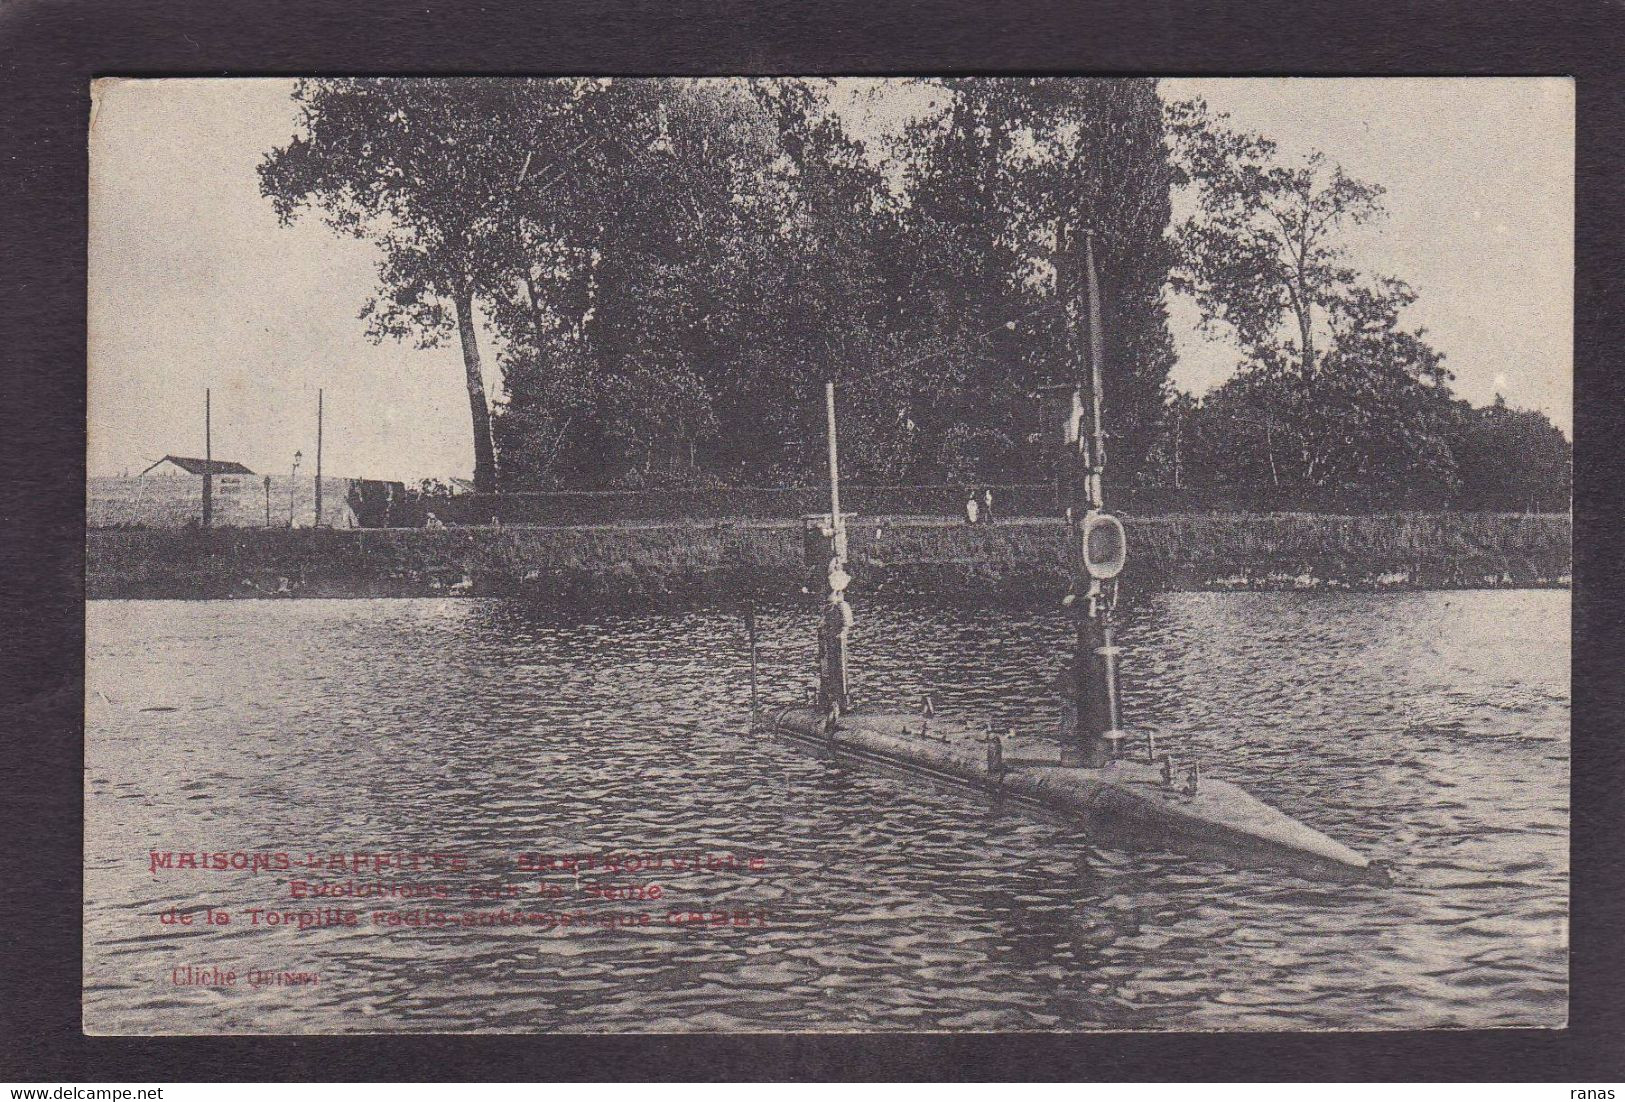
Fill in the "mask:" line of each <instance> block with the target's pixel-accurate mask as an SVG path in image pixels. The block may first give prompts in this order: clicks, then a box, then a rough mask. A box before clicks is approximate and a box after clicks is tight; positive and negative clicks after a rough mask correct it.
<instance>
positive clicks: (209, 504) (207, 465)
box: [203, 387, 214, 528]
mask: <svg viewBox="0 0 1625 1102" xmlns="http://www.w3.org/2000/svg"><path fill="white" fill-rule="evenodd" d="M212 421H213V417H212V416H211V410H210V408H209V388H208V387H204V388H203V527H205V528H208V527H210V526H211V525H213V524H214V437H213V425H212Z"/></svg>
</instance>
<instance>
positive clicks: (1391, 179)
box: [89, 80, 1572, 478]
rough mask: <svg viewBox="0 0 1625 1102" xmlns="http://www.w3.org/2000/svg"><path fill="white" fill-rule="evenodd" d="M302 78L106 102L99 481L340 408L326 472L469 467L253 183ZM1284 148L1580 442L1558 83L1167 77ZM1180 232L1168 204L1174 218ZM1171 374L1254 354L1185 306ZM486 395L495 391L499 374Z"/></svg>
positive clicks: (1425, 295) (424, 399) (435, 383)
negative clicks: (1314, 160)
mask: <svg viewBox="0 0 1625 1102" xmlns="http://www.w3.org/2000/svg"><path fill="white" fill-rule="evenodd" d="M290 90H291V82H289V81H272V80H255V81H202V80H194V81H184V82H182V81H164V82H158V81H150V82H125V83H122V84H119V85H117V86H114V87H112V88H107V87H104V88H103V90H102V94H101V96H100V98H99V104H98V109H97V113H96V117H95V119H94V125H93V132H92V195H91V206H92V212H91V213H92V243H93V247H92V269H91V334H90V337H91V369H90V454H89V466H90V471H91V473H92V474H117V473H121V472H122V471H124V470H126V469H130V470H139V469H140V468H141V467H143V466H145V465H146V463H147V462H150V461H151V459H154V458H157V457H158V456H161V455H163V454H164V453H166V452H169V453H177V454H184V453H187V452H193V451H198V452H200V451H201V449H202V423H201V422H202V389H203V387H204V386H206V385H207V386H211V387H213V389H214V411H215V450H216V455H217V456H220V457H224V458H230V459H236V460H238V461H240V462H243V463H246V464H247V465H248V466H250V467H251V468H253V469H255V470H256V471H267V472H269V471H276V470H280V469H281V468H282V467H284V466H286V465H287V463H288V462H289V461H291V456H292V453H293V451H294V449H295V448H301V449H303V450H305V451H306V452H307V454H308V453H309V452H310V450H311V448H312V447H313V445H314V434H315V424H314V418H315V393H316V389H317V388H318V387H322V388H325V390H326V392H327V402H326V408H327V431H326V440H325V444H326V467H327V469H328V470H329V471H330V472H331V473H334V474H338V475H350V476H363V477H381V478H416V477H422V476H445V475H448V474H457V475H466V474H467V473H468V472H469V470H470V469H471V467H472V459H473V456H472V451H471V447H470V444H469V438H468V432H467V418H468V401H467V397H466V394H465V393H464V390H463V382H462V372H461V369H460V366H459V363H458V355H459V353H458V351H457V349H456V347H455V344H451V345H446V346H442V347H439V348H435V349H428V350H417V349H414V348H412V347H411V346H410V345H409V344H406V345H403V344H398V343H393V342H390V343H385V344H383V345H381V346H374V345H372V344H369V343H367V342H366V341H365V340H364V339H363V336H362V324H361V323H360V322H359V321H357V318H356V314H357V312H358V310H359V308H360V306H361V304H362V303H363V302H364V301H365V300H366V299H367V297H368V296H369V294H370V293H371V291H372V289H373V287H374V285H375V282H376V279H375V271H374V254H373V251H372V249H371V247H370V246H369V245H367V244H366V243H364V242H359V241H354V240H346V239H343V238H340V237H337V236H334V235H333V234H331V233H329V232H328V231H326V230H325V229H324V228H323V227H321V226H320V225H319V224H317V223H316V222H314V221H306V222H301V223H295V224H294V225H293V226H290V227H281V226H278V224H277V220H276V217H275V214H274V212H273V211H272V209H271V207H270V204H269V203H267V202H266V201H265V200H264V199H263V198H262V197H261V196H260V195H259V192H258V181H257V178H256V173H255V167H256V165H257V164H258V163H259V161H260V159H261V158H262V157H263V156H264V154H265V152H266V151H267V150H268V149H270V148H271V147H272V146H274V145H278V144H282V143H285V142H286V141H287V139H288V138H289V137H290V136H291V134H292V132H293V127H294V105H293V103H292V101H291V99H290V98H289V92H290ZM847 94H848V95H849V96H850V105H849V107H848V111H847V114H848V118H849V123H850V125H852V127H853V129H854V130H856V131H858V132H859V133H872V134H875V135H877V136H878V135H880V134H883V133H884V132H886V131H887V130H888V129H889V128H891V127H894V126H896V125H898V124H899V123H900V122H902V121H905V120H906V119H907V118H910V117H912V116H913V114H914V113H915V112H916V111H917V110H918V108H919V106H920V105H919V103H918V98H919V95H920V93H919V92H918V91H917V90H914V91H911V92H910V93H909V94H908V95H900V94H897V93H894V92H893V91H891V90H890V89H888V88H887V87H886V86H884V85H882V84H878V83H875V82H868V81H865V82H854V83H853V84H852V85H851V86H849V88H848V91H847ZM1165 94H1167V95H1173V96H1188V95H1193V94H1195V95H1201V96H1202V97H1204V98H1205V99H1207V101H1208V102H1209V104H1210V105H1211V106H1212V107H1213V108H1214V109H1215V110H1217V111H1223V112H1228V113H1229V114H1230V115H1231V116H1232V118H1233V120H1234V121H1235V122H1236V123H1237V124H1238V125H1240V126H1243V127H1246V128H1249V129H1254V130H1258V131H1262V132H1264V133H1266V134H1268V135H1269V136H1270V137H1272V138H1273V139H1275V140H1276V141H1277V142H1278V143H1279V144H1280V145H1281V147H1282V149H1283V151H1284V152H1287V153H1298V152H1307V151H1308V150H1310V149H1319V150H1322V151H1324V152H1325V153H1326V154H1327V156H1328V157H1329V158H1331V159H1332V160H1335V161H1338V162H1340V163H1342V164H1343V165H1344V166H1345V167H1346V168H1347V169H1348V170H1349V171H1350V172H1351V173H1353V174H1354V175H1356V176H1359V177H1361V178H1364V179H1369V180H1373V181H1376V182H1379V183H1381V184H1382V185H1383V186H1384V187H1385V188H1386V189H1387V196H1386V197H1385V199H1386V206H1387V208H1388V210H1389V212H1390V216H1389V217H1388V218H1387V219H1385V220H1382V221H1380V222H1379V223H1377V224H1376V225H1373V226H1370V227H1364V228H1361V229H1358V230H1356V231H1354V232H1352V233H1351V234H1350V236H1349V249H1350V252H1351V254H1352V256H1353V257H1354V259H1356V260H1357V261H1358V262H1359V263H1360V264H1361V265H1362V266H1366V267H1369V268H1372V269H1375V270H1380V271H1384V272H1391V273H1394V274H1396V275H1399V276H1401V277H1403V278H1404V279H1406V280H1407V281H1408V282H1409V283H1410V284H1411V286H1412V287H1414V288H1415V290H1416V291H1417V293H1418V296H1419V297H1418V299H1417V301H1416V303H1415V304H1414V305H1413V306H1412V307H1410V308H1409V309H1408V312H1407V318H1408V320H1409V321H1410V323H1412V324H1415V325H1423V326H1426V327H1427V329H1428V331H1429V336H1430V339H1431V340H1432V342H1433V343H1434V345H1435V346H1436V347H1437V348H1438V349H1439V350H1440V351H1442V352H1443V353H1444V354H1445V355H1446V357H1447V365H1448V367H1449V369H1450V370H1452V371H1453V372H1455V375H1456V382H1455V389H1456V391H1457V392H1458V393H1459V394H1461V395H1462V396H1463V397H1466V398H1468V399H1470V400H1472V401H1473V402H1475V403H1485V402H1488V401H1489V400H1490V398H1491V397H1492V396H1493V395H1494V393H1496V392H1498V391H1499V392H1501V393H1504V394H1505V395H1506V397H1507V398H1508V400H1509V401H1510V402H1512V403H1513V404H1514V405H1520V406H1529V407H1533V408H1536V409H1539V410H1541V411H1543V412H1545V413H1547V415H1548V416H1550V417H1551V418H1552V419H1553V420H1554V421H1555V422H1556V423H1557V424H1558V425H1560V426H1561V427H1563V428H1565V429H1567V428H1568V427H1569V426H1570V424H1571V423H1572V419H1571V413H1570V408H1569V406H1570V400H1571V399H1570V395H1571V377H1572V371H1571V366H1570V343H1569V339H1570V337H1569V332H1570V321H1569V313H1570V302H1571V298H1572V279H1571V271H1572V251H1571V245H1570V241H1571V210H1572V171H1571V165H1572V125H1571V123H1572V98H1571V92H1570V89H1569V85H1568V84H1567V83H1566V82H1561V81H1522V82H1513V81H1495V82H1484V81H1409V80H1407V81H1340V82H1335V86H1334V82H1325V81H1289V82H1280V81H1213V80H1203V81H1191V80H1181V81H1170V82H1167V84H1166V85H1165ZM1179 213H1181V212H1180V211H1179V209H1178V206H1177V203H1176V216H1177V215H1178V214H1179ZM1173 331H1174V338H1175V341H1176V346H1177V350H1178V354H1179V362H1178V364H1177V366H1176V367H1175V369H1174V373H1173V378H1174V381H1175V382H1176V383H1178V384H1179V385H1181V386H1183V387H1186V388H1189V389H1193V390H1195V391H1197V392H1198V393H1201V392H1203V391H1205V390H1207V389H1208V388H1209V387H1211V386H1213V385H1216V384H1217V383H1219V382H1222V381H1223V380H1224V379H1225V378H1227V377H1229V375H1230V374H1231V373H1232V372H1233V370H1234V368H1235V365H1236V362H1237V359H1238V352H1237V350H1236V348H1235V347H1234V345H1233V344H1231V343H1230V342H1227V341H1226V340H1224V339H1223V337H1222V336H1221V337H1219V338H1218V339H1212V338H1208V337H1204V336H1202V335H1201V334H1199V333H1198V332H1197V327H1196V309H1195V307H1194V305H1192V304H1189V303H1186V302H1182V301H1175V302H1174V309H1173ZM487 383H488V385H489V386H490V387H491V389H492V390H493V391H495V390H496V388H497V386H498V385H499V380H498V378H497V376H496V373H495V372H492V373H490V374H489V375H488V376H487Z"/></svg>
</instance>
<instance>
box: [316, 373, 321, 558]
mask: <svg viewBox="0 0 1625 1102" xmlns="http://www.w3.org/2000/svg"><path fill="white" fill-rule="evenodd" d="M321 526H322V392H321V390H320V389H317V391H316V527H317V528H320V527H321Z"/></svg>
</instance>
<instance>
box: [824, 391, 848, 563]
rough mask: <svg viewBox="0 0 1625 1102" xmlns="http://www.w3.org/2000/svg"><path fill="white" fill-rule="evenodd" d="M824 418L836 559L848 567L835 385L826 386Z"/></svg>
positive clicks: (831, 520) (830, 509)
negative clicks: (842, 508) (836, 442)
mask: <svg viewBox="0 0 1625 1102" xmlns="http://www.w3.org/2000/svg"><path fill="white" fill-rule="evenodd" d="M824 418H825V423H826V425H827V436H828V439H829V523H830V529H831V532H832V534H833V535H834V539H835V544H834V546H835V557H836V558H837V559H839V560H840V561H841V565H843V566H845V565H846V525H845V523H843V521H842V518H841V465H840V458H839V454H838V452H837V449H836V446H835V384H834V383H825V384H824Z"/></svg>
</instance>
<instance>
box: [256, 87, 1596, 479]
mask: <svg viewBox="0 0 1625 1102" xmlns="http://www.w3.org/2000/svg"><path fill="white" fill-rule="evenodd" d="M295 100H296V102H297V103H298V105H299V107H300V110H301V120H300V125H299V130H298V133H297V134H296V136H295V137H294V139H293V140H292V141H291V142H290V143H289V144H287V145H286V146H283V147H281V148H278V149H275V150H272V151H270V153H269V154H268V155H267V157H266V159H265V161H264V163H263V164H262V166H261V185H262V189H263V191H264V192H265V194H266V195H267V196H268V197H269V198H270V199H271V200H272V202H273V203H274V204H275V207H276V209H277V212H278V214H279V216H281V217H282V218H283V219H284V220H287V219H292V218H294V217H296V216H298V215H299V214H300V212H301V211H304V210H307V209H308V210H313V211H316V212H318V213H319V214H320V215H321V216H322V217H323V218H324V219H325V220H326V222H327V224H328V225H329V226H330V227H332V228H333V229H334V230H335V231H336V232H338V233H341V234H345V235H350V236H355V237H359V238H362V239H365V240H368V241H371V242H372V243H374V245H375V246H376V247H377V249H378V257H379V261H378V277H379V280H378V286H377V290H376V293H375V295H374V296H373V298H372V299H371V300H370V301H368V302H367V303H365V304H364V305H363V307H362V310H361V316H362V318H363V319H364V320H365V323H366V326H367V332H368V334H369V335H370V336H371V337H372V338H374V339H377V340H383V339H406V340H412V341H415V342H417V343H418V344H420V345H433V344H437V343H439V342H441V341H450V340H452V339H454V336H453V335H454V334H455V340H456V342H457V343H458V344H459V345H460V348H461V352H462V360H463V366H464V370H465V375H466V381H467V391H468V395H469V403H470V413H471V423H472V427H473V443H474V456H475V483H476V485H477V487H478V488H479V489H480V490H481V491H483V492H493V491H496V490H499V489H500V490H535V489H557V488H571V489H606V488H640V487H648V486H696V485H707V484H712V485H758V486H759V485H789V486H794V485H806V484H809V483H811V482H814V481H816V478H817V474H818V470H819V467H820V464H821V462H822V453H821V450H820V447H819V443H820V440H821V433H822V408H821V403H820V402H819V401H818V391H819V387H820V384H821V383H822V382H823V381H825V380H828V379H834V380H836V381H837V383H838V384H839V387H840V402H841V417H842V427H843V435H844V439H843V447H842V461H843V466H844V467H845V469H846V472H847V474H848V475H849V476H850V477H852V478H853V479H854V480H856V481H860V482H861V481H867V482H870V483H874V484H895V483H916V484H935V483H968V482H982V481H988V482H1043V481H1046V480H1047V479H1048V478H1049V477H1050V476H1051V474H1052V472H1053V469H1054V465H1055V463H1056V455H1055V447H1054V440H1055V438H1056V437H1057V435H1058V427H1057V425H1056V424H1055V423H1053V420H1054V419H1053V418H1046V417H1045V416H1044V415H1043V414H1042V413H1041V410H1040V406H1039V403H1038V402H1037V401H1035V400H1034V397H1033V395H1034V394H1035V392H1037V391H1039V390H1040V389H1041V388H1043V387H1045V386H1046V385H1050V384H1054V383H1065V382H1070V381H1072V380H1075V379H1077V378H1079V377H1080V376H1082V375H1084V374H1085V372H1084V370H1083V359H1082V354H1083V349H1084V346H1085V344H1086V342H1085V340H1084V339H1083V338H1084V336H1085V334H1084V331H1083V320H1082V318H1081V316H1080V311H1079V309H1078V302H1079V297H1080V295H1081V294H1082V290H1083V283H1082V257H1083V251H1084V250H1083V242H1084V238H1085V235H1086V234H1090V233H1093V234H1094V235H1095V236H1094V248H1095V253H1096V256H1097V259H1098V262H1099V268H1100V272H1101V279H1102V285H1103V293H1104V323H1105V324H1104V336H1105V356H1104V368H1105V377H1106V408H1107V412H1108V420H1109V428H1110V432H1111V456H1110V460H1111V476H1112V478H1113V480H1114V481H1115V482H1116V484H1118V485H1119V486H1122V487H1135V486H1145V485H1159V486H1171V487H1175V488H1179V489H1183V488H1185V487H1211V488H1213V489H1214V490H1216V491H1217V490H1226V491H1240V490H1241V489H1243V488H1246V487H1256V486H1267V487H1269V489H1270V492H1271V493H1272V494H1274V495H1277V496H1278V497H1279V498H1280V499H1281V500H1283V501H1318V502H1323V503H1324V505H1325V507H1327V508H1352V507H1358V506H1360V505H1361V504H1362V503H1369V504H1381V503H1386V504H1388V505H1389V506H1390V507H1409V506H1421V507H1429V508H1440V507H1452V506H1460V507H1467V508H1525V507H1528V506H1529V505H1531V504H1537V505H1542V506H1545V507H1557V503H1559V502H1560V501H1562V500H1564V499H1566V495H1567V479H1568V475H1567V470H1568V446H1567V442H1566V441H1565V440H1564V439H1563V437H1562V435H1561V434H1560V433H1558V432H1557V430H1556V429H1554V428H1553V427H1552V426H1551V425H1550V424H1549V423H1548V422H1547V421H1546V420H1545V418H1544V417H1542V416H1541V415H1539V414H1535V413H1528V412H1524V411H1516V410H1510V409H1505V408H1503V407H1501V406H1500V405H1499V404H1498V405H1497V406H1496V407H1495V408H1492V409H1488V410H1472V409H1470V408H1468V407H1466V406H1465V405H1464V404H1463V403H1462V402H1460V401H1459V400H1457V399H1455V398H1454V397H1453V396H1452V394H1451V392H1450V388H1449V383H1450V380H1451V377H1452V376H1451V373H1450V372H1449V371H1448V370H1446V369H1445V367H1444V365H1443V358H1442V356H1441V355H1440V354H1439V353H1438V352H1437V350H1435V349H1433V348H1432V347H1431V346H1430V345H1429V343H1428V342H1427V340H1426V338H1425V334H1424V333H1423V332H1422V331H1420V330H1416V329H1413V328H1409V327H1407V325H1406V323H1405V320H1404V316H1403V315H1404V312H1405V310H1406V308H1408V307H1409V306H1410V305H1411V304H1412V303H1413V302H1414V301H1415V298H1416V293H1415V292H1414V291H1413V290H1412V289H1411V288H1409V287H1408V286H1407V285H1405V284H1404V283H1403V282H1402V281H1400V280H1398V279H1395V278H1392V277H1390V276H1388V275H1386V274H1382V273H1368V272H1361V271H1358V270H1356V269H1355V268H1354V267H1352V266H1351V265H1350V264H1349V263H1348V260H1347V258H1346V256H1345V254H1344V250H1343V247H1342V240H1343V237H1344V231H1345V230H1346V229H1347V228H1349V227H1351V226H1355V225H1359V224H1361V223H1363V222H1367V221H1370V220H1372V219H1375V218H1378V217H1380V216H1381V215H1382V213H1383V211H1382V207H1381V195H1382V189H1381V188H1380V187H1379V186H1377V185H1375V184H1371V183H1366V182H1362V181H1358V180H1354V179H1352V178H1350V177H1348V176H1347V175H1346V174H1344V173H1343V172H1342V170H1341V169H1340V168H1338V167H1337V166H1335V165H1332V164H1329V163H1328V162H1326V161H1324V160H1323V159H1322V158H1320V157H1318V156H1315V157H1311V158H1309V159H1307V160H1305V161H1302V162H1288V161H1286V160H1284V159H1283V158H1282V157H1280V156H1279V154H1278V152H1277V150H1276V149H1275V147H1274V146H1273V144H1272V143H1270V142H1269V141H1268V140H1267V139H1265V138H1263V137H1260V136H1258V135H1253V134H1246V133H1241V132H1237V131H1234V130H1232V129H1231V128H1230V127H1229V126H1228V124H1227V122H1226V120H1224V119H1223V118H1222V117H1215V116H1213V115H1211V114H1210V113H1209V112H1208V111H1207V110H1206V109H1205V107H1203V105H1201V104H1200V103H1173V104H1170V103H1165V102H1164V100H1163V99H1162V98H1161V97H1160V96H1159V93H1158V89H1157V86H1156V83H1155V82H1154V81H1151V80H1121V79H1088V80H1079V79H1055V78H1011V79H1005V78H1000V79H970V78H964V79H948V80H905V81H896V82H887V83H884V84H880V83H874V82H869V83H851V82H832V81H827V80H815V79H777V78H775V79H750V80H698V81H696V80H678V79H656V80H633V79H613V80H594V79H565V80H542V79H497V80H492V79H439V78H436V79H351V78H343V79H312V80H304V81H301V82H300V83H299V84H298V87H297V90H296V92H295ZM884 117H890V118H892V119H894V120H895V119H897V118H901V119H902V120H903V121H902V123H901V124H900V125H899V124H896V123H895V122H893V123H890V124H887V125H880V124H878V123H876V122H875V121H874V120H875V119H877V118H884ZM1176 189H1186V192H1187V194H1189V195H1190V196H1192V197H1193V198H1194V202H1193V204H1192V205H1193V210H1194V213H1193V214H1192V216H1191V217H1190V218H1189V219H1187V220H1185V221H1183V222H1180V223H1178V224H1176V223H1175V222H1174V220H1173V214H1172V212H1173V202H1172V197H1173V195H1174V193H1175V191H1176ZM1175 293H1178V294H1186V295H1189V296H1191V297H1192V298H1193V299H1194V301H1195V302H1196V303H1197V304H1198V306H1199V307H1200V309H1201V314H1202V317H1203V319H1204V324H1205V325H1207V326H1209V327H1212V328H1214V329H1216V330H1217V331H1219V332H1221V333H1223V334H1224V335H1226V336H1227V337H1228V338H1229V339H1230V340H1231V342H1232V343H1233V344H1234V346H1235V347H1236V349H1237V360H1238V363H1237V373H1236V375H1235V376H1234V378H1233V379H1232V380H1231V381H1230V382H1229V383H1227V384H1225V385H1224V386H1223V387H1221V388H1219V390H1217V391H1216V392H1214V393H1213V394H1210V395H1208V396H1207V397H1206V398H1205V399H1203V400H1201V401H1198V400H1196V399H1194V398H1193V397H1191V396H1189V395H1184V394H1180V393H1177V392H1176V391H1175V390H1174V389H1173V388H1172V387H1170V385H1169V382H1168V379H1169V371H1170V368H1171V367H1172V366H1173V363H1174V351H1173V341H1172V339H1171V336H1170V333H1169V328H1168V321H1167V303H1168V299H1169V296H1170V295H1171V294H1175ZM482 333H489V334H491V335H492V336H493V337H494V347H493V348H492V349H490V350H482V347H481V344H482V336H481V334H482ZM492 353H494V358H495V363H496V365H497V368H498V370H499V371H500V374H501V380H502V384H503V386H502V393H503V394H504V397H503V399H502V401H500V402H499V403H498V404H497V407H496V408H495V410H492V409H490V408H489V407H488V405H487V402H486V397H485V394H486V381H485V374H486V369H487V364H488V363H489V362H490V358H491V354H492Z"/></svg>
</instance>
